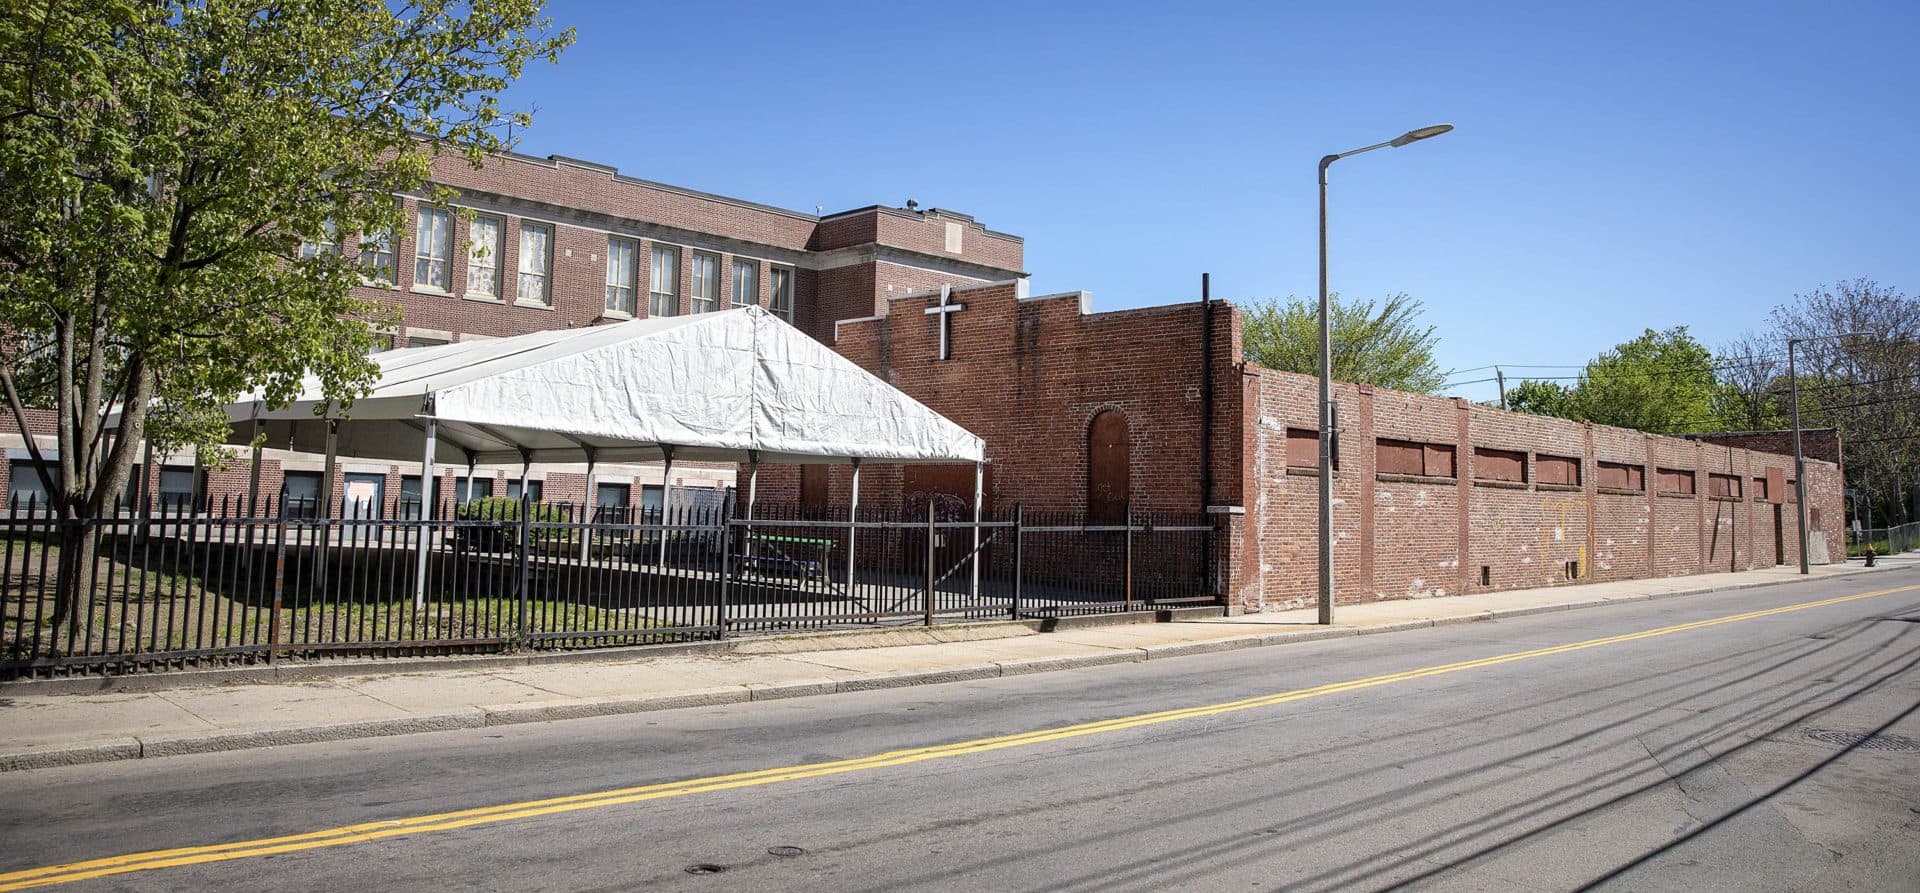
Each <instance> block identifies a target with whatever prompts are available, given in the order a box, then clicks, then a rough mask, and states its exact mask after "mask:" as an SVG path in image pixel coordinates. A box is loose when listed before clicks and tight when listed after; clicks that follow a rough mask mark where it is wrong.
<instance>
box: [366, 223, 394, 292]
mask: <svg viewBox="0 0 1920 893" xmlns="http://www.w3.org/2000/svg"><path fill="white" fill-rule="evenodd" d="M360 275H361V276H364V277H366V280H367V281H368V282H370V283H373V284H376V285H392V284H393V234H392V233H372V234H369V235H364V236H361V237H360Z"/></svg>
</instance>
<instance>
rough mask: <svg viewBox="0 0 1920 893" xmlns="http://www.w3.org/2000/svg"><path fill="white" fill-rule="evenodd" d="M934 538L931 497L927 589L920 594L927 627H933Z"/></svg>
mask: <svg viewBox="0 0 1920 893" xmlns="http://www.w3.org/2000/svg"><path fill="white" fill-rule="evenodd" d="M934 536H935V534H934V529H933V498H932V497H931V496H929V497H928V498H927V588H925V589H923V590H921V592H920V609H921V611H922V613H923V614H924V615H925V619H924V623H925V625H927V626H932V625H933V553H934Z"/></svg>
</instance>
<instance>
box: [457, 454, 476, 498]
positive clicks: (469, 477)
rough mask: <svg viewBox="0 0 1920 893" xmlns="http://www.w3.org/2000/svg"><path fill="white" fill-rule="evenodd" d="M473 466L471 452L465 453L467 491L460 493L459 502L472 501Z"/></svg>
mask: <svg viewBox="0 0 1920 893" xmlns="http://www.w3.org/2000/svg"><path fill="white" fill-rule="evenodd" d="M473 466H474V461H473V453H471V452H469V453H467V486H466V491H467V492H466V493H464V494H462V495H461V497H460V501H461V502H472V501H473Z"/></svg>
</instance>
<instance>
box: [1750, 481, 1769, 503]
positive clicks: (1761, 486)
mask: <svg viewBox="0 0 1920 893" xmlns="http://www.w3.org/2000/svg"><path fill="white" fill-rule="evenodd" d="M1753 501H1754V502H1772V501H1773V498H1772V497H1771V496H1770V495H1769V494H1768V492H1767V479H1766V478H1763V477H1758V478H1754V479H1753Z"/></svg>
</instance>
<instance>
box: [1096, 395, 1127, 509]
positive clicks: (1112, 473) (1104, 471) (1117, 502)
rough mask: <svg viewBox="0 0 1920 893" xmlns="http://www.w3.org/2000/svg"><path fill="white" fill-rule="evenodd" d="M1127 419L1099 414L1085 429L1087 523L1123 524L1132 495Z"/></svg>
mask: <svg viewBox="0 0 1920 893" xmlns="http://www.w3.org/2000/svg"><path fill="white" fill-rule="evenodd" d="M1132 465H1133V462H1132V456H1131V454H1130V451H1129V446H1128V443H1127V417H1126V415H1125V414H1124V413H1121V412H1120V411H1119V410H1116V409H1108V410H1104V411H1102V412H1101V413H1100V414H1099V415H1096V416H1094V417H1093V424H1091V425H1090V426H1088V428H1087V523H1089V524H1124V523H1126V520H1127V499H1128V498H1129V497H1130V496H1131V495H1132V485H1131V473H1132Z"/></svg>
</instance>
